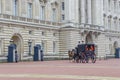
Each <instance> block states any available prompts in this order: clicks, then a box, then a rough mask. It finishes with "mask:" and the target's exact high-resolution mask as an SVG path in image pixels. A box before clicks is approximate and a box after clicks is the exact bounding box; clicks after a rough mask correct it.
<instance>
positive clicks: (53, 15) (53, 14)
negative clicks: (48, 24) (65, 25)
mask: <svg viewBox="0 0 120 80" xmlns="http://www.w3.org/2000/svg"><path fill="white" fill-rule="evenodd" d="M52 21H56V9H55V8H53V9H52Z"/></svg>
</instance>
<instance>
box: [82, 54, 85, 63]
mask: <svg viewBox="0 0 120 80" xmlns="http://www.w3.org/2000/svg"><path fill="white" fill-rule="evenodd" d="M81 61H82V63H85V61H86V56H85V54H84V53H83V54H81Z"/></svg>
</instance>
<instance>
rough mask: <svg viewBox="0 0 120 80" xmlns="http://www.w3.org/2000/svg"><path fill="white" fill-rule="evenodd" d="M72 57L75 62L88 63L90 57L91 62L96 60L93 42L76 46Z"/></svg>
mask: <svg viewBox="0 0 120 80" xmlns="http://www.w3.org/2000/svg"><path fill="white" fill-rule="evenodd" d="M75 49H76V53H77V54H75V56H74V58H75V60H76V62H79V61H80V62H82V63H85V62H86V63H88V62H89V60H90V59H91V61H92V63H95V62H96V54H95V44H80V45H78V46H77V47H76V48H75Z"/></svg>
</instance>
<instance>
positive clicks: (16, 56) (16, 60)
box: [15, 51, 18, 63]
mask: <svg viewBox="0 0 120 80" xmlns="http://www.w3.org/2000/svg"><path fill="white" fill-rule="evenodd" d="M15 62H16V63H17V62H18V54H17V51H15Z"/></svg>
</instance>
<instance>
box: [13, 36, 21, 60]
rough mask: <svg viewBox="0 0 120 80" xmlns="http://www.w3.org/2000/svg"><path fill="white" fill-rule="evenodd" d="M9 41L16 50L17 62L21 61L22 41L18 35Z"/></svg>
mask: <svg viewBox="0 0 120 80" xmlns="http://www.w3.org/2000/svg"><path fill="white" fill-rule="evenodd" d="M11 40H13V43H14V44H16V50H17V53H18V60H21V57H22V53H23V40H22V37H21V36H20V35H19V34H15V35H13V36H12V38H11Z"/></svg>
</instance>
